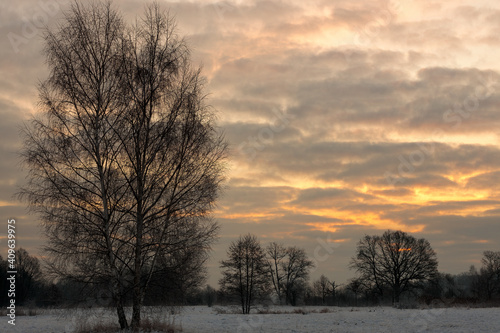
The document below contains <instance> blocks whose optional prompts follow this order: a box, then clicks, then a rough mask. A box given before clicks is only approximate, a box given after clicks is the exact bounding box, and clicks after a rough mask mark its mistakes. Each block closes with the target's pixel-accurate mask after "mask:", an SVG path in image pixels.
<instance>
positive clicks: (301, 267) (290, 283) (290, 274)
mask: <svg viewBox="0 0 500 333" xmlns="http://www.w3.org/2000/svg"><path fill="white" fill-rule="evenodd" d="M286 254H287V258H286V259H287V260H286V261H285V262H284V263H283V265H282V267H283V271H284V273H285V283H284V286H285V297H286V303H287V304H292V305H296V303H297V295H298V294H300V292H301V290H300V287H301V286H305V284H306V282H307V280H308V279H309V270H310V269H311V268H313V267H314V263H313V261H312V260H309V259H308V258H307V254H306V251H305V250H304V249H301V248H298V247H296V246H293V247H289V248H288V249H287V251H286Z"/></svg>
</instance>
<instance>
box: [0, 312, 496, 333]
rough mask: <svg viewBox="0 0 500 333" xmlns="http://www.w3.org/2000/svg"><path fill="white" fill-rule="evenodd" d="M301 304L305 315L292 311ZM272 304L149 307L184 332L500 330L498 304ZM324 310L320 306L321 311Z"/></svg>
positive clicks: (48, 315)
mask: <svg viewBox="0 0 500 333" xmlns="http://www.w3.org/2000/svg"><path fill="white" fill-rule="evenodd" d="M298 309H303V310H304V312H306V314H301V313H293V312H294V311H296V310H298ZM323 309H325V307H303V308H293V307H276V308H272V309H270V310H275V311H280V312H287V313H281V314H251V315H246V316H244V315H241V314H232V313H223V312H230V311H232V310H231V309H229V308H221V307H217V306H215V307H213V308H208V307H206V306H196V307H184V308H182V309H181V313H176V314H172V313H171V311H170V310H168V309H162V310H161V311H154V313H153V314H152V315H153V316H156V317H167V318H169V320H171V321H174V322H175V324H176V325H178V326H180V327H182V332H186V333H200V332H203V333H205V332H208V333H224V332H228V333H251V332H255V333H258V332H259V333H260V332H273V333H278V332H287V333H291V332H297V333H298V332H314V333H316V332H318V333H319V332H339V333H340V332H342V333H343V332H367V333H368V332H369V333H378V332H380V333H388V332H398V333H401V332H436V333H438V332H439V333H447V332H453V333H457V332H460V333H462V332H463V333H473V332H477V333H484V332H492V333H498V332H500V308H486V309H468V308H438V309H428V310H398V309H394V308H390V307H367V308H338V307H328V308H327V309H328V311H329V312H326V313H321V311H322V310H323ZM323 311H326V310H323ZM103 317H107V318H108V319H114V318H113V313H112V312H109V310H79V311H75V310H71V311H70V310H52V311H45V312H43V313H41V314H38V315H37V316H32V317H17V318H16V326H11V325H9V324H7V319H8V318H6V317H4V318H3V320H2V323H1V324H0V332H19V333H51V332H54V333H55V332H57V333H60V332H67V333H70V332H72V331H73V330H74V328H75V327H76V326H77V325H79V324H80V323H82V322H84V321H95V320H103V319H102V318H103Z"/></svg>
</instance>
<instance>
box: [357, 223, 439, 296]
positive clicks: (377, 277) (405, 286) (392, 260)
mask: <svg viewBox="0 0 500 333" xmlns="http://www.w3.org/2000/svg"><path fill="white" fill-rule="evenodd" d="M437 265H438V263H437V260H436V253H435V252H434V250H433V249H432V248H431V245H430V243H429V242H428V241H427V240H426V239H423V238H422V239H416V238H414V237H413V236H410V235H408V234H407V233H405V232H402V231H390V230H389V231H386V232H385V233H384V234H383V235H382V236H368V235H367V236H365V237H364V238H362V239H361V240H360V241H359V242H358V245H357V249H356V256H355V257H353V258H352V260H351V265H350V266H351V268H353V269H355V270H356V271H357V272H358V273H359V274H360V275H361V279H362V280H363V282H365V281H366V282H370V283H372V284H373V285H374V286H375V287H376V288H377V289H378V290H379V291H380V292H381V293H382V292H383V289H384V288H385V287H388V288H390V289H391V290H392V300H393V302H395V303H398V302H399V299H400V296H401V294H402V293H403V292H405V291H409V290H412V289H414V288H418V287H422V283H423V282H425V281H428V280H429V279H431V278H432V277H434V276H435V275H436V274H437Z"/></svg>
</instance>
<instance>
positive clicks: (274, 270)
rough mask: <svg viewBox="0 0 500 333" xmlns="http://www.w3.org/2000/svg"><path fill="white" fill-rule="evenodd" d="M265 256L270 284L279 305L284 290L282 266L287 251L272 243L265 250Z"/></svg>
mask: <svg viewBox="0 0 500 333" xmlns="http://www.w3.org/2000/svg"><path fill="white" fill-rule="evenodd" d="M266 255H267V259H268V265H269V275H270V277H271V282H272V285H273V288H274V291H275V292H276V295H277V297H278V302H279V303H280V304H281V301H282V299H283V291H284V288H285V286H284V279H285V272H284V270H283V266H282V265H283V262H284V261H285V258H286V256H287V250H286V248H285V247H284V246H283V244H279V243H276V242H272V243H270V244H269V245H268V246H267V248H266Z"/></svg>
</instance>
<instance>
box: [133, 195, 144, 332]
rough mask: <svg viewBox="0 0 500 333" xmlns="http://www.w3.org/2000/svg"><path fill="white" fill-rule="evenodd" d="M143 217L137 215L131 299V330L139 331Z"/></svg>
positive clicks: (139, 206) (140, 207)
mask: <svg viewBox="0 0 500 333" xmlns="http://www.w3.org/2000/svg"><path fill="white" fill-rule="evenodd" d="M140 209H142V205H141V204H139V205H138V208H137V210H138V211H140ZM143 222H144V221H143V216H142V214H141V213H139V214H137V228H136V232H137V235H136V244H135V261H134V270H135V272H134V293H133V297H132V323H131V326H132V329H133V330H134V331H139V327H140V325H141V307H142V286H141V252H142V232H143Z"/></svg>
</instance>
